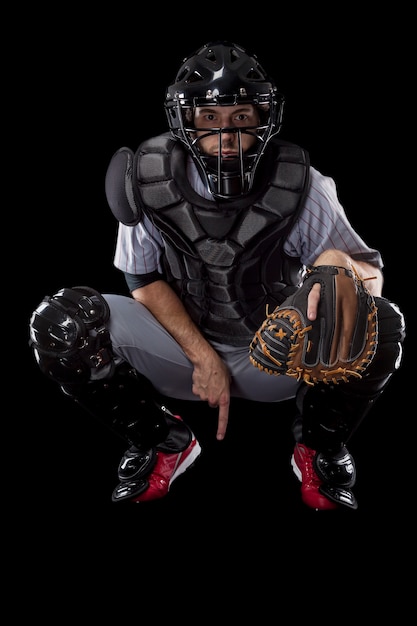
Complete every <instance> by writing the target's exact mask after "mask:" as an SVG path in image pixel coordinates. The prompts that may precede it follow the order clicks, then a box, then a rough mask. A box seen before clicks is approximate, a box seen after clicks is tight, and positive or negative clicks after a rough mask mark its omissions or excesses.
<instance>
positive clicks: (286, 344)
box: [249, 265, 378, 385]
mask: <svg viewBox="0 0 417 626" xmlns="http://www.w3.org/2000/svg"><path fill="white" fill-rule="evenodd" d="M315 283H320V285H321V289H320V302H319V306H318V313H317V319H316V320H315V321H314V322H311V321H310V320H308V319H307V299H308V294H309V293H310V291H311V289H312V287H313V285H314V284H315ZM377 343H378V318H377V307H376V304H375V300H374V298H373V296H372V295H371V294H370V293H369V291H368V289H367V288H366V287H365V285H364V281H363V279H361V278H360V277H359V275H358V274H357V272H356V270H355V268H353V271H351V270H348V269H346V268H344V267H337V266H333V265H321V266H317V267H310V268H308V270H307V274H306V277H305V279H304V281H303V284H302V285H301V287H300V288H299V289H298V290H297V291H296V292H295V293H294V294H293V295H291V296H290V297H289V298H287V299H286V300H285V301H284V302H283V303H282V304H281V305H280V306H278V307H277V308H276V309H275V310H274V311H273V313H271V314H268V312H267V317H266V319H265V321H264V322H263V324H262V325H261V327H260V328H259V330H258V331H257V332H256V334H255V336H254V338H253V340H252V342H251V344H250V348H249V358H250V360H251V363H252V364H253V365H254V366H255V367H257V368H258V369H260V370H262V371H264V372H266V373H267V374H272V375H275V376H278V375H279V374H286V375H287V376H293V377H294V378H296V379H297V380H303V381H304V382H306V383H307V384H308V385H315V384H316V383H318V382H323V383H335V384H338V383H339V382H341V381H344V382H347V381H348V380H349V379H350V378H352V377H356V378H361V377H362V374H363V372H364V371H365V370H366V368H367V367H368V366H369V364H370V363H371V361H372V359H373V357H374V355H375V351H376V347H377Z"/></svg>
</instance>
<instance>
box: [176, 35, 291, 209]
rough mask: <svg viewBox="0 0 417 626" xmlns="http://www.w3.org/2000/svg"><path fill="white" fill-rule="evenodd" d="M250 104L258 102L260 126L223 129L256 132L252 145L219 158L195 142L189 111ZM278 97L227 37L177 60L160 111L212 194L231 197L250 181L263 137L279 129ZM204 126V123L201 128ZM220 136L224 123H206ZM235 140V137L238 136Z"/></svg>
mask: <svg viewBox="0 0 417 626" xmlns="http://www.w3.org/2000/svg"><path fill="white" fill-rule="evenodd" d="M237 104H252V105H255V106H256V107H257V108H258V111H259V117H260V120H261V122H260V124H261V125H260V126H256V127H246V128H245V127H243V128H242V127H239V128H236V129H230V128H228V129H227V132H236V133H238V134H241V133H249V134H251V135H253V136H255V137H256V142H255V144H254V146H253V147H252V148H251V149H250V150H249V151H248V153H245V154H244V153H243V152H242V149H241V148H240V155H239V158H237V159H234V163H233V164H232V167H231V164H230V160H229V161H228V162H225V160H224V159H223V160H222V158H221V156H219V157H216V158H213V157H211V158H208V157H207V156H205V155H204V154H203V153H202V152H201V151H200V148H199V139H198V138H197V137H196V134H195V131H196V130H199V129H198V128H196V127H195V125H194V122H193V117H194V116H193V111H194V108H195V107H199V106H207V105H209V106H235V105H237ZM283 106H284V97H283V95H282V94H280V93H279V92H278V90H277V87H276V85H275V84H274V82H273V80H272V79H271V78H270V77H269V76H268V75H267V74H266V72H265V70H264V69H263V67H262V66H261V65H260V64H259V62H258V60H257V58H256V56H254V55H253V56H249V55H248V54H247V52H246V51H245V50H244V49H243V48H241V47H240V46H238V45H236V44H234V43H229V42H213V43H208V44H205V45H204V46H203V47H202V48H200V49H199V50H197V51H196V52H195V53H194V54H192V55H191V56H190V57H188V58H186V59H185V60H184V61H183V64H182V65H181V67H180V69H179V71H178V73H177V76H176V78H175V82H174V83H173V84H172V85H170V86H169V87H168V89H167V93H166V98H165V111H166V115H167V118H168V123H169V127H170V130H171V133H172V134H173V136H174V137H175V138H176V139H179V140H180V141H182V142H183V143H184V144H185V145H186V146H187V148H188V149H189V150H190V152H191V155H192V157H193V159H194V161H195V163H196V165H197V167H198V169H199V171H200V174H201V175H202V177H203V180H204V181H205V183H206V185H207V188H208V190H209V191H210V192H211V194H212V195H213V196H214V197H216V198H226V199H227V198H233V197H239V196H242V195H245V194H247V193H248V192H249V191H250V190H251V188H252V185H253V180H254V175H255V171H256V168H257V166H258V163H259V159H260V158H261V156H262V154H263V153H264V151H265V147H266V145H267V143H268V141H269V140H270V139H271V137H273V136H274V135H276V134H277V133H279V131H280V129H281V123H282V113H283ZM204 130H205V131H207V129H204ZM209 132H210V134H217V135H218V136H219V142H221V134H222V132H223V133H224V132H226V129H224V128H223V129H222V128H212V129H209ZM239 144H240V142H239Z"/></svg>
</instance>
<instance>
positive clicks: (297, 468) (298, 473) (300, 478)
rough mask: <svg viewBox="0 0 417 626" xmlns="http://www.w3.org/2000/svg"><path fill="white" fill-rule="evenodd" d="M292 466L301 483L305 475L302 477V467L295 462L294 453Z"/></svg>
mask: <svg viewBox="0 0 417 626" xmlns="http://www.w3.org/2000/svg"><path fill="white" fill-rule="evenodd" d="M291 467H292V471H293V472H294V474H295V475H296V476H297V478H298V480H299V481H300V483H301V482H302V480H303V477H302V474H301V470H300V468H299V467H298V465H297V463H296V462H295V459H294V455H292V457H291Z"/></svg>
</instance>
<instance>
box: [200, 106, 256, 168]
mask: <svg viewBox="0 0 417 626" xmlns="http://www.w3.org/2000/svg"><path fill="white" fill-rule="evenodd" d="M194 126H195V128H198V129H199V130H197V131H196V136H197V137H202V136H203V135H204V134H205V131H204V129H207V130H209V129H212V128H246V127H248V126H254V127H256V126H259V114H258V111H257V109H256V107H254V106H253V105H252V104H239V105H236V106H210V105H208V106H204V107H196V109H195V111H194ZM253 132H254V133H255V132H256V130H255V129H254V130H253ZM239 135H240V137H241V139H240V141H241V148H242V151H243V152H246V151H247V150H248V149H249V148H250V147H251V146H252V145H253V144H254V143H255V141H256V138H255V137H254V135H252V134H248V133H237V132H229V133H228V132H222V134H221V147H219V135H218V134H217V133H216V134H213V135H207V137H203V138H202V139H200V141H199V142H198V145H199V148H200V151H201V152H202V153H203V154H205V155H207V156H212V157H218V156H219V151H221V157H222V158H223V159H236V158H237V157H239V154H240V151H239Z"/></svg>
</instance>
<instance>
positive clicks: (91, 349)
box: [29, 287, 112, 383]
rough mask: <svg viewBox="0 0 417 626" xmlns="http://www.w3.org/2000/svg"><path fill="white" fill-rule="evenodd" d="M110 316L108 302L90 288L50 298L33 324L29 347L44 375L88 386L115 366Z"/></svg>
mask: <svg viewBox="0 0 417 626" xmlns="http://www.w3.org/2000/svg"><path fill="white" fill-rule="evenodd" d="M109 316H110V310H109V306H108V304H107V302H106V300H105V299H104V298H103V296H102V295H101V294H100V293H98V292H97V291H95V290H94V289H91V288H90V287H73V288H72V289H68V288H64V289H61V290H60V291H58V292H57V293H55V294H54V295H53V296H46V297H45V298H44V299H43V300H42V302H41V303H40V304H39V306H38V307H37V308H36V309H35V310H34V311H33V313H32V315H31V318H30V322H29V345H30V347H31V348H32V349H33V352H34V356H35V359H36V361H37V363H38V365H39V367H40V369H41V370H42V372H43V373H44V374H46V375H47V376H49V377H50V378H53V379H54V380H56V381H57V382H59V383H79V382H87V381H88V380H90V377H91V375H92V372H94V371H95V370H99V369H101V368H103V367H104V366H107V365H108V364H109V363H111V362H112V354H111V342H110V336H109V332H108V330H107V328H106V325H105V324H106V322H107V320H108V319H109Z"/></svg>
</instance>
